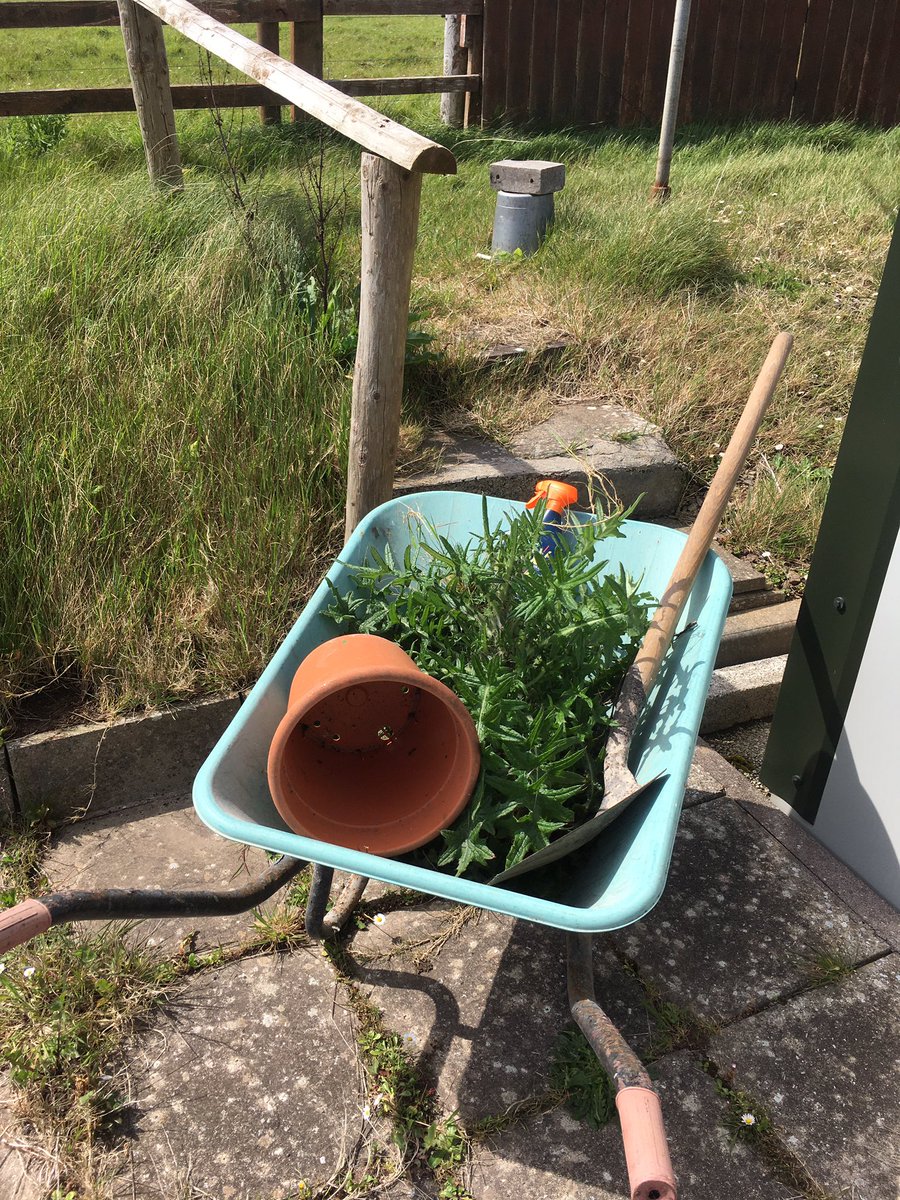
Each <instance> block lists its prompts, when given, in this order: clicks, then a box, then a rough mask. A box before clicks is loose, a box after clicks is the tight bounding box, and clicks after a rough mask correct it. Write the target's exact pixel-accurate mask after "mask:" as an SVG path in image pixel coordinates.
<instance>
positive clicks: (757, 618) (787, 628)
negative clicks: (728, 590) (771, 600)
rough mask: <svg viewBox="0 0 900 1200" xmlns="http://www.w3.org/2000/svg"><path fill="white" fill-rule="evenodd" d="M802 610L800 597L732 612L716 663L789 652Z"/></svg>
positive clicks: (723, 664) (728, 663)
mask: <svg viewBox="0 0 900 1200" xmlns="http://www.w3.org/2000/svg"><path fill="white" fill-rule="evenodd" d="M799 609H800V601H799V600H786V601H785V602H784V603H783V604H772V605H766V606H765V607H763V608H754V609H750V610H749V611H747V612H742V613H732V614H731V615H730V616H729V617H728V619H727V620H726V621H725V629H724V630H723V633H722V640H721V642H720V643H719V652H718V654H717V655H716V666H717V667H731V666H734V665H735V663H748V662H756V661H757V660H759V659H761V658H775V657H776V656H778V655H780V654H787V652H788V651H789V650H790V648H791V640H792V639H793V636H794V626H795V625H796V624H797V612H798V611H799Z"/></svg>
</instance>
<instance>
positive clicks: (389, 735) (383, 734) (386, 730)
mask: <svg viewBox="0 0 900 1200" xmlns="http://www.w3.org/2000/svg"><path fill="white" fill-rule="evenodd" d="M378 736H379V737H380V738H381V740H382V741H383V742H390V741H391V740H392V739H393V737H394V731H393V729H392V728H391V727H390V725H382V727H381V728H380V729H379V730H378Z"/></svg>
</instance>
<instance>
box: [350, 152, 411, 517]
mask: <svg viewBox="0 0 900 1200" xmlns="http://www.w3.org/2000/svg"><path fill="white" fill-rule="evenodd" d="M361 175H362V275H361V287H360V299H359V342H358V345H357V350H356V370H355V372H354V375H353V409H352V412H351V417H350V453H349V462H348V469H347V512H346V522H345V526H344V529H345V532H346V534H348V535H349V534H350V533H351V531H352V530H353V529H355V528H356V526H357V524H358V523H359V521H360V520H361V518H362V517H364V516H365V514H366V513H367V512H369V511H370V509H373V508H375V507H376V506H377V505H379V504H382V503H383V502H384V501H385V500H389V499H390V497H391V494H392V492H393V485H394V466H395V462H396V455H397V439H398V436H399V432H400V400H401V397H402V393H403V362H404V359H405V357H406V335H407V331H408V329H409V293H410V286H411V282H412V268H413V258H414V256H415V250H416V238H417V235H418V230H419V198H420V196H421V192H422V176H421V174H420V173H419V172H418V171H413V172H410V171H405V170H404V169H403V168H402V167H398V166H395V165H394V164H393V163H391V162H388V160H387V159H384V158H381V157H379V156H378V155H376V154H368V153H366V154H363V156H362V172H361Z"/></svg>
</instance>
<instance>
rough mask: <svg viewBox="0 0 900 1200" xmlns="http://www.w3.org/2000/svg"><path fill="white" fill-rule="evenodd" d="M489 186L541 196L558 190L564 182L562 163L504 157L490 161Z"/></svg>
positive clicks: (504, 190)
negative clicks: (497, 160) (496, 160)
mask: <svg viewBox="0 0 900 1200" xmlns="http://www.w3.org/2000/svg"><path fill="white" fill-rule="evenodd" d="M490 169H491V187H492V188H493V189H494V191H495V192H518V193H519V194H520V195H526V196H543V195H546V193H547V192H558V191H560V190H561V189H562V188H563V187H564V186H565V182H566V168H565V165H564V164H563V163H558V162H544V161H541V160H539V159H514V158H504V159H501V160H500V162H495V163H491V168H490Z"/></svg>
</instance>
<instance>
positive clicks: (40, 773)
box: [6, 695, 240, 820]
mask: <svg viewBox="0 0 900 1200" xmlns="http://www.w3.org/2000/svg"><path fill="white" fill-rule="evenodd" d="M239 705H240V698H239V697H238V696H236V695H235V696H218V697H214V698H213V699H211V700H200V701H198V702H197V703H192V704H178V705H174V706H173V707H172V708H171V709H167V710H166V711H165V712H158V713H150V714H145V715H141V716H138V717H124V718H122V719H121V720H118V721H113V722H111V723H109V724H94V725H78V726H74V727H73V728H71V729H60V730H55V731H53V732H50V733H37V734H34V735H32V736H31V737H24V738H18V739H16V740H14V741H12V742H10V743H9V744H8V746H7V747H6V749H7V753H8V754H9V763H10V769H11V770H12V775H13V780H14V781H15V785H16V793H17V795H18V798H19V805H20V807H21V809H22V812H23V813H29V812H35V811H39V810H41V809H46V810H47V811H48V812H49V814H50V817H51V818H52V819H54V820H62V819H65V818H68V817H72V816H74V815H76V814H77V813H78V812H80V811H82V810H84V811H85V812H86V813H90V815H91V816H98V815H100V814H101V813H106V812H110V811H117V810H119V809H122V808H127V807H128V806H129V805H132V804H143V803H146V802H147V801H148V800H151V799H154V798H156V797H158V796H176V795H183V794H184V793H185V792H189V791H190V789H191V784H192V783H193V780H194V776H195V775H196V774H197V771H198V769H199V768H200V766H201V765H202V763H203V761H204V759H205V758H206V756H207V755H208V754H209V752H210V750H211V749H212V748H213V746H214V745H215V744H216V742H217V741H218V739H219V737H220V735H221V734H222V732H223V730H224V729H225V727H226V726H227V725H228V723H229V721H230V720H231V718H232V717H233V716H234V714H235V713H236V712H237V710H238V707H239Z"/></svg>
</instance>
